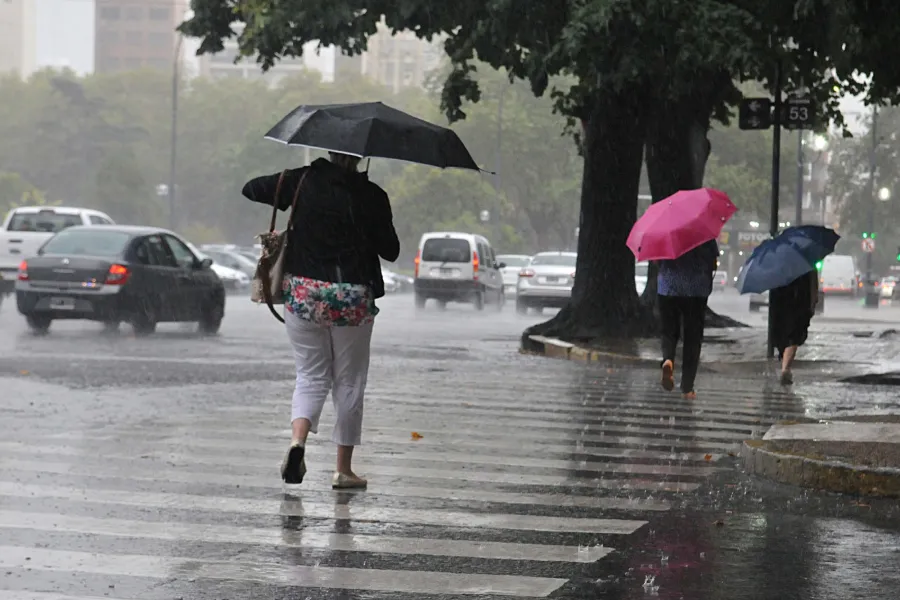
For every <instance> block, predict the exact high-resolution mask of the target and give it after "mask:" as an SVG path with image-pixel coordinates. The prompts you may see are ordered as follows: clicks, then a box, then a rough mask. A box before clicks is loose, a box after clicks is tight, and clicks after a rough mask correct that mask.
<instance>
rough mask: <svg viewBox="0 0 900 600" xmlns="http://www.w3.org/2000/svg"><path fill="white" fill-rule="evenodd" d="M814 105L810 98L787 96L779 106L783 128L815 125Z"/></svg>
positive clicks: (807, 127) (808, 127) (805, 127)
mask: <svg viewBox="0 0 900 600" xmlns="http://www.w3.org/2000/svg"><path fill="white" fill-rule="evenodd" d="M815 117H816V105H815V103H814V102H813V101H812V99H811V98H806V97H802V96H788V97H787V98H785V101H784V104H782V106H781V125H782V126H783V127H784V128H785V129H812V128H813V127H815V120H816V119H815Z"/></svg>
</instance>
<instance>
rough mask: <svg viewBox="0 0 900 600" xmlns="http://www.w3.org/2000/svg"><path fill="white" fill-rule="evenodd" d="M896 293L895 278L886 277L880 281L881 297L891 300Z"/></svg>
mask: <svg viewBox="0 0 900 600" xmlns="http://www.w3.org/2000/svg"><path fill="white" fill-rule="evenodd" d="M896 293H897V277H895V276H894V275H888V276H887V277H885V278H883V279H882V280H881V297H882V298H893V297H894V295H895V294H896Z"/></svg>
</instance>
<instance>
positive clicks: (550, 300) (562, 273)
mask: <svg viewBox="0 0 900 600" xmlns="http://www.w3.org/2000/svg"><path fill="white" fill-rule="evenodd" d="M577 258H578V255H577V254H576V253H575V252H540V253H538V254H535V255H534V256H532V257H531V260H530V261H529V263H528V266H526V267H525V268H523V269H522V270H521V271H519V278H518V282H517V284H516V312H518V313H519V314H526V313H527V312H528V309H529V308H531V309H534V310H536V311H538V312H540V311H541V310H543V309H544V308H545V307H553V308H562V307H563V306H565V305H566V303H568V301H569V298H571V296H572V286H573V285H574V284H575V262H576V260H577Z"/></svg>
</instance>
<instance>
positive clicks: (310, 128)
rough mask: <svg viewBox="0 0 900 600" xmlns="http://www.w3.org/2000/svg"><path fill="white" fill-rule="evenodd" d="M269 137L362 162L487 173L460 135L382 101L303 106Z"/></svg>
mask: <svg viewBox="0 0 900 600" xmlns="http://www.w3.org/2000/svg"><path fill="white" fill-rule="evenodd" d="M265 137H266V138H267V139H270V140H275V141H277V142H282V143H283V144H288V145H291V146H305V147H308V148H315V149H318V150H328V151H331V152H340V153H342V154H351V155H353V156H358V157H360V158H367V157H379V158H393V159H396V160H405V161H409V162H414V163H420V164H425V165H432V166H435V167H441V168H447V167H458V168H461V169H472V170H475V171H480V170H481V169H479V167H478V165H476V164H475V161H474V159H472V155H471V154H469V151H468V150H467V149H466V147H465V145H464V144H463V143H462V140H460V139H459V136H457V135H456V133H454V132H453V131H451V130H450V129H447V128H446V127H441V126H440V125H435V124H434V123H429V122H428V121H423V120H422V119H419V118H416V117H414V116H412V115H409V114H406V113H405V112H403V111H400V110H397V109H395V108H391V107H390V106H387V105H385V104H382V103H381V102H367V103H363V104H323V105H303V106H299V107H297V108H295V109H294V110H293V111H291V112H290V113H289V114H288V115H287V116H286V117H284V118H283V119H281V121H279V123H278V124H277V125H275V127H273V128H272V129H270V130H269V132H268V133H266V135H265Z"/></svg>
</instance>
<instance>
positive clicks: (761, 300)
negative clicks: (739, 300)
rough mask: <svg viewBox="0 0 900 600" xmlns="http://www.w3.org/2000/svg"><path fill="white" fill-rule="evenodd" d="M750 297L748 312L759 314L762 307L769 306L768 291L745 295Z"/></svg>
mask: <svg viewBox="0 0 900 600" xmlns="http://www.w3.org/2000/svg"><path fill="white" fill-rule="evenodd" d="M747 295H748V296H750V312H759V310H760V309H761V308H762V307H763V306H769V291H768V290H766V291H765V292H763V293H761V294H747Z"/></svg>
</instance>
